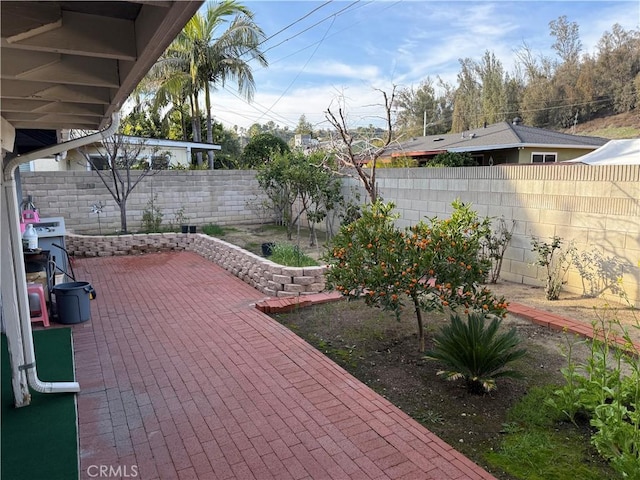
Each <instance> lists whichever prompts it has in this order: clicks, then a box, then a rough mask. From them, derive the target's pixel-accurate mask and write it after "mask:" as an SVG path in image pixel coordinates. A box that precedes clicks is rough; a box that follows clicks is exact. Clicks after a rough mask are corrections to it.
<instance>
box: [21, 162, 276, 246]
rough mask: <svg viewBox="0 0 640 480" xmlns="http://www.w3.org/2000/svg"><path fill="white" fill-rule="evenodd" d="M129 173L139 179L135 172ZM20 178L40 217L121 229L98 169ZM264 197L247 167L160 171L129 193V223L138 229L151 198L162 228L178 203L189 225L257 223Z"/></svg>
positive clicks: (78, 226) (87, 229)
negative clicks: (98, 209)
mask: <svg viewBox="0 0 640 480" xmlns="http://www.w3.org/2000/svg"><path fill="white" fill-rule="evenodd" d="M107 173H108V172H107ZM132 176H133V178H134V179H135V178H137V172H135V171H133V172H132ZM20 179H21V183H22V193H23V198H26V196H27V195H31V196H32V197H33V203H34V204H35V205H36V206H37V207H38V209H39V210H40V216H41V217H64V219H65V226H66V228H67V230H68V231H69V232H72V233H86V234H95V233H97V232H98V231H99V228H101V230H102V232H104V233H114V232H117V231H119V230H120V209H119V207H118V205H117V204H116V202H115V201H114V199H113V197H112V196H111V194H110V193H109V191H108V190H107V188H106V187H105V186H104V184H103V183H102V181H101V180H100V178H99V177H98V174H97V173H96V172H90V171H78V172H75V171H65V172H26V173H25V172H21V173H20ZM265 198H266V197H265V196H264V193H263V191H262V190H261V189H260V187H259V185H258V182H257V181H256V179H255V172H253V171H250V170H214V171H211V170H167V171H159V172H156V173H154V174H153V175H148V176H146V177H145V178H143V179H142V180H141V181H140V183H139V184H138V185H137V186H136V187H135V188H134V189H133V191H132V192H131V194H130V196H129V199H128V200H127V204H126V205H127V227H128V230H129V231H133V232H137V231H140V230H142V215H143V214H144V211H145V209H147V208H148V207H149V202H150V201H151V200H152V199H153V200H154V207H155V208H157V209H158V210H159V211H160V213H162V225H163V226H167V225H169V224H170V223H172V224H174V225H175V224H176V223H177V221H176V214H177V213H178V211H179V210H180V208H182V207H184V214H185V215H186V216H187V217H188V218H189V221H188V224H189V225H197V226H202V225H206V224H208V223H215V224H217V225H233V224H246V223H259V222H260V221H261V220H263V219H264V216H265V211H264V210H263V209H261V204H262V202H263V200H264V199H265ZM98 202H102V204H103V205H104V208H103V210H102V213H101V214H100V216H99V217H98V215H97V214H95V213H92V211H91V206H92V205H94V204H96V203H98ZM98 220H100V226H99V225H98Z"/></svg>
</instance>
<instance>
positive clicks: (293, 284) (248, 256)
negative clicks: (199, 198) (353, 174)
mask: <svg viewBox="0 0 640 480" xmlns="http://www.w3.org/2000/svg"><path fill="white" fill-rule="evenodd" d="M65 241H66V248H67V250H68V251H69V253H70V254H71V255H74V256H76V257H96V256H99V257H104V256H114V255H137V254H141V253H152V252H162V251H180V250H190V251H194V252H196V253H198V254H199V255H201V256H202V257H204V258H206V259H208V260H210V261H212V262H215V263H217V264H218V265H220V266H221V267H223V268H224V269H225V270H227V271H229V272H231V273H232V274H233V275H235V276H236V277H238V278H240V279H241V280H242V281H244V282H245V283H248V284H249V285H251V286H252V287H254V288H256V289H257V290H260V291H261V292H263V293H264V294H266V295H269V296H271V297H276V296H277V297H291V296H298V295H309V294H312V293H319V292H322V291H323V290H324V288H325V281H324V274H325V272H326V267H325V266H318V267H286V266H283V265H278V264H277V263H274V262H272V261H270V260H267V259H266V258H262V257H260V256H258V255H255V254H253V253H251V252H248V251H246V250H244V249H242V248H240V247H238V246H236V245H233V244H231V243H228V242H225V241H223V240H220V239H218V238H214V237H210V236H208V235H203V234H182V233H151V234H137V235H74V234H69V235H67V236H66V238H65Z"/></svg>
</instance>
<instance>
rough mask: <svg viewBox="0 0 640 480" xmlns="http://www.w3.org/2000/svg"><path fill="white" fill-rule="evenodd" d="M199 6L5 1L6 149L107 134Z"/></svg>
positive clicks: (19, 150) (1, 64) (0, 7)
mask: <svg viewBox="0 0 640 480" xmlns="http://www.w3.org/2000/svg"><path fill="white" fill-rule="evenodd" d="M202 3H203V2H202V1H146V0H140V1H122V2H72V1H66V2H31V1H2V2H0V15H1V17H2V24H1V30H2V39H1V43H0V48H1V49H2V58H1V61H0V74H1V77H0V78H1V79H2V90H1V93H0V101H1V107H0V112H1V116H2V130H3V134H2V140H3V145H2V146H3V149H5V150H7V151H10V152H13V153H15V154H23V153H25V152H27V151H29V150H32V149H35V148H41V147H44V146H48V145H50V144H51V143H52V141H53V143H56V142H57V139H56V137H57V135H56V131H59V130H61V129H69V128H76V129H82V130H100V129H103V128H105V127H106V126H107V125H108V124H109V123H110V121H111V116H112V114H113V113H114V112H117V111H118V110H119V109H120V107H121V105H122V104H123V102H124V101H125V100H126V99H127V97H128V96H129V95H130V94H131V92H132V91H133V89H134V88H135V87H136V86H137V84H138V83H139V82H140V80H141V79H142V77H143V76H144V75H145V74H146V72H147V71H148V70H149V68H150V67H151V66H152V65H153V63H154V62H155V61H156V60H157V58H158V57H159V56H160V55H161V54H162V52H163V51H164V50H165V49H166V47H167V46H168V45H169V43H170V42H171V41H172V40H173V39H174V38H175V37H176V35H177V34H178V33H179V32H180V30H181V29H182V27H183V26H184V25H185V23H186V22H187V21H188V20H189V19H190V18H191V17H192V16H193V15H194V13H195V12H196V11H197V10H198V8H199V7H200V6H201V5H202ZM11 129H15V132H14V135H13V137H14V138H15V142H14V145H11V144H10V143H11V142H10V141H9V139H10V137H11V136H12V135H9V133H10V130H11ZM5 134H7V135H5Z"/></svg>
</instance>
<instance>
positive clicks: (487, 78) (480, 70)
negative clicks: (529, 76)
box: [476, 50, 506, 126]
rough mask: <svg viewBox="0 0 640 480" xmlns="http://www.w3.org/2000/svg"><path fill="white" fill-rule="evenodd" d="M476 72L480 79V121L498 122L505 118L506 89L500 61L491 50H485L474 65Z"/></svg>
mask: <svg viewBox="0 0 640 480" xmlns="http://www.w3.org/2000/svg"><path fill="white" fill-rule="evenodd" d="M476 72H477V75H478V77H479V80H480V102H481V105H482V121H483V122H487V123H498V122H501V121H503V120H505V110H506V90H505V75H504V69H503V68H502V63H501V62H500V60H498V59H497V58H496V56H495V54H494V53H493V52H490V51H488V50H487V51H486V52H485V54H484V56H483V57H482V61H481V62H480V63H479V64H477V65H476ZM478 126H479V125H478Z"/></svg>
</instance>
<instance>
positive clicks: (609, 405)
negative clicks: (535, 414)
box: [546, 316, 640, 480]
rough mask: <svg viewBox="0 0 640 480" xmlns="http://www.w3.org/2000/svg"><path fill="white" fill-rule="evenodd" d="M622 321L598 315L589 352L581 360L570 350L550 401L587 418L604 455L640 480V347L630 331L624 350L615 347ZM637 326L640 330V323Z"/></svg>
mask: <svg viewBox="0 0 640 480" xmlns="http://www.w3.org/2000/svg"><path fill="white" fill-rule="evenodd" d="M614 326H616V327H617V328H622V325H621V324H620V322H619V320H618V319H616V318H614V319H613V320H611V321H607V320H606V319H605V317H604V316H599V318H598V321H597V322H594V324H593V328H594V334H593V337H594V340H593V341H592V342H591V351H590V356H589V357H588V358H587V360H586V361H584V362H576V361H575V360H574V359H573V358H572V355H571V352H572V350H571V348H570V349H569V354H568V360H567V363H568V367H567V368H564V369H562V373H563V375H564V377H565V380H566V384H565V385H564V386H563V387H562V388H560V389H558V390H556V391H554V392H553V395H551V396H549V398H547V400H546V403H547V405H550V406H552V407H553V408H555V409H556V411H558V412H561V413H562V414H564V415H566V416H567V417H568V418H569V419H570V420H571V421H572V422H574V423H575V419H576V417H577V416H578V415H580V416H584V417H587V418H588V419H589V420H590V425H591V427H592V428H593V429H594V430H593V433H592V435H591V443H592V444H593V445H594V446H595V447H596V449H597V450H598V453H599V454H600V456H601V457H602V458H604V459H606V460H607V461H608V462H609V463H610V465H611V466H612V467H613V468H614V469H615V470H617V471H618V472H620V473H621V474H622V475H623V477H624V478H627V479H636V480H639V479H640V410H639V409H638V405H640V360H639V358H640V351H638V349H637V347H635V346H634V343H633V339H632V338H631V337H630V336H629V333H628V331H627V330H626V329H624V330H623V332H624V333H623V335H622V338H623V339H624V341H625V348H627V349H628V351H625V350H623V349H622V348H615V349H614V348H612V347H611V345H610V344H611V343H612V336H613V335H614V330H613V327H614ZM632 328H640V322H638V319H637V318H636V323H635V324H632Z"/></svg>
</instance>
